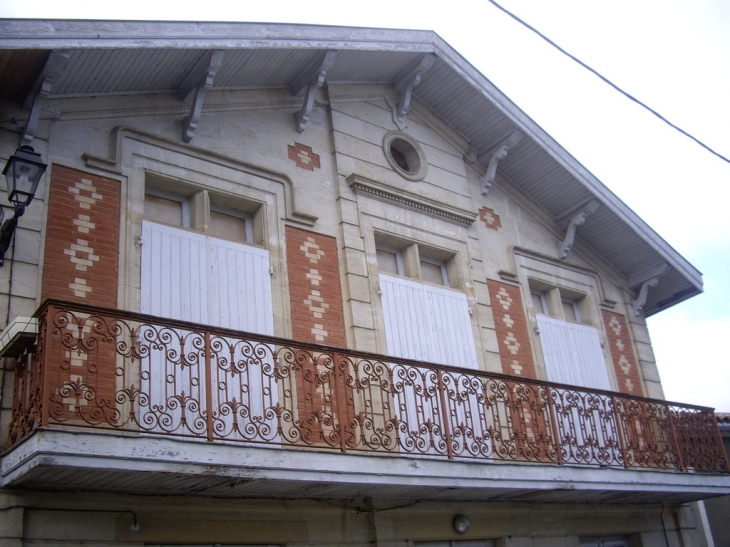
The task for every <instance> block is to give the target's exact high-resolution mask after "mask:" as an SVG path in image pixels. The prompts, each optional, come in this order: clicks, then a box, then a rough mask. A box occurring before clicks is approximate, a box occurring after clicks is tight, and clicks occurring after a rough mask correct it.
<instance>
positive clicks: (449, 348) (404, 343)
mask: <svg viewBox="0 0 730 547" xmlns="http://www.w3.org/2000/svg"><path fill="white" fill-rule="evenodd" d="M380 290H381V291H382V303H383V314H384V319H385V335H386V339H387V342H388V353H389V354H390V355H394V356H396V357H405V358H408V359H417V360H419V361H428V362H432V363H440V364H444V365H451V366H457V367H462V368H469V369H476V368H477V357H476V349H475V346H474V336H473V333H472V329H471V319H470V317H469V306H468V303H467V300H466V295H464V294H463V293H460V292H457V291H452V290H449V289H443V288H440V287H436V286H433V285H426V284H424V283H417V282H415V281H410V280H408V279H402V278H399V277H393V276H389V275H380Z"/></svg>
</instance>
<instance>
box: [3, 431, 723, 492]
mask: <svg viewBox="0 0 730 547" xmlns="http://www.w3.org/2000/svg"><path fill="white" fill-rule="evenodd" d="M0 477H1V485H2V487H7V488H22V489H39V490H85V491H99V492H123V493H135V494H154V495H165V494H167V495H171V494H175V495H178V494H185V495H203V496H213V497H262V498H266V497H269V498H351V497H372V498H401V499H433V500H475V501H477V500H478V501H482V500H483V501H486V500H509V501H543V502H599V503H655V502H663V503H683V502H689V501H693V500H698V499H705V498H709V497H714V496H720V495H727V494H730V475H718V474H705V473H693V472H691V471H689V472H677V471H661V470H649V469H621V468H596V467H595V466H571V465H547V464H544V463H543V464H528V463H511V462H489V461H475V460H459V459H456V460H451V461H444V460H443V459H435V458H429V457H428V456H422V457H416V456H399V455H379V454H378V455H371V454H362V453H338V452H332V451H321V450H316V449H306V448H298V447H293V448H290V447H287V448H282V447H275V446H262V445H242V444H241V443H222V442H216V443H209V442H205V441H198V440H188V439H176V438H171V437H163V436H156V435H151V434H140V435H131V434H120V433H109V432H103V431H92V430H61V429H40V430H37V431H35V432H34V433H33V434H32V435H30V436H29V437H28V438H27V439H25V440H24V441H22V442H21V443H19V444H18V445H17V446H15V447H14V448H13V449H12V450H11V451H9V452H7V453H6V454H5V455H4V457H3V458H2V462H1V463H0Z"/></svg>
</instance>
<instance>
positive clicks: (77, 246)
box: [63, 179, 104, 298]
mask: <svg viewBox="0 0 730 547" xmlns="http://www.w3.org/2000/svg"><path fill="white" fill-rule="evenodd" d="M68 191H69V192H70V193H72V194H74V199H75V200H76V201H77V202H78V204H79V208H80V209H82V211H81V212H79V214H78V215H77V216H76V218H75V219H73V220H72V222H73V224H74V226H76V229H77V230H78V232H79V233H80V234H89V233H91V230H93V229H94V228H96V224H94V223H93V222H91V217H90V216H89V215H88V214H85V213H84V212H83V210H86V211H90V210H91V208H92V207H93V206H94V205H96V202H97V201H99V200H102V199H104V198H103V196H102V195H101V194H100V193H98V192H97V189H96V188H95V187H94V185H93V184H92V183H91V181H90V180H88V179H81V180H80V181H78V182H77V183H76V184H74V185H73V186H69V187H68ZM63 252H64V253H65V254H66V255H68V257H69V260H70V261H71V263H72V264H73V265H74V268H75V269H76V270H77V271H79V272H86V271H88V269H89V268H91V267H93V266H94V263H95V262H99V255H97V254H94V249H93V248H92V247H90V246H89V241H88V240H87V239H84V238H82V237H79V238H77V239H76V243H72V244H71V246H70V247H69V248H67V249H64V250H63ZM87 281H88V280H87V279H85V278H83V277H76V278H75V279H74V282H73V283H69V284H68V288H69V289H71V290H72V291H73V292H74V295H75V296H78V297H80V298H86V294H87V293H90V292H92V288H91V287H90V286H89V285H88V282H87Z"/></svg>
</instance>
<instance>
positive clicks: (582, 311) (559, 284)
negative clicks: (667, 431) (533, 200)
mask: <svg viewBox="0 0 730 547" xmlns="http://www.w3.org/2000/svg"><path fill="white" fill-rule="evenodd" d="M513 254H514V260H515V265H516V267H517V271H518V279H519V281H520V285H521V290H522V294H523V298H522V300H523V302H524V305H525V311H526V317H527V320H528V324H529V327H530V328H529V329H528V330H529V333H528V334H529V336H530V339H531V342H532V347H533V355H534V356H535V368H536V371H537V374H538V377H539V378H541V379H545V380H546V379H547V370H546V369H545V358H544V356H543V353H542V346H541V343H540V338H539V331H538V327H537V320H536V313H535V310H534V308H533V306H532V298H531V292H532V291H539V292H542V293H544V294H545V301H546V304H547V307H548V310H549V315H550V316H552V317H555V318H556V319H561V320H566V319H565V315H564V312H563V307H562V301H563V300H564V299H569V300H573V301H574V302H575V304H576V306H577V308H578V313H579V315H580V322H581V323H582V324H585V325H588V326H592V327H594V328H596V329H597V330H598V334H599V337H600V339H601V346H602V348H603V356H604V361H605V363H606V368H607V370H608V376H609V381H610V382H611V385H612V386H613V387H612V389H615V386H616V385H617V379H616V377H615V371H614V368H613V366H612V363H613V361H612V359H611V355H610V353H609V348H608V344H607V343H606V330H605V326H604V325H603V321H602V319H601V313H600V307H599V305H598V302H602V301H603V300H604V298H603V294H604V291H603V287H602V283H601V280H600V277H599V276H598V274H597V273H594V272H590V271H589V270H585V269H582V268H578V267H571V265H570V264H566V263H564V262H560V263H558V262H557V261H556V260H555V259H553V258H551V257H547V256H541V255H538V254H537V253H532V252H524V253H523V252H520V250H519V249H514V253H513Z"/></svg>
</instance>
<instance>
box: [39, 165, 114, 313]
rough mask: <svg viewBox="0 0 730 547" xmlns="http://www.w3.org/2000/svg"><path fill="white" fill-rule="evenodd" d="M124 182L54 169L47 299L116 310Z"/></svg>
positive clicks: (45, 287) (45, 275) (45, 266)
mask: <svg viewBox="0 0 730 547" xmlns="http://www.w3.org/2000/svg"><path fill="white" fill-rule="evenodd" d="M119 199H120V198H119V182H117V181H115V180H111V179H106V178H103V177H99V176H96V175H91V174H89V173H84V172H82V171H77V170H75V169H70V168H68V167H64V166H62V165H57V164H54V165H53V166H52V168H51V186H50V192H49V199H48V223H47V226H46V248H45V254H44V260H43V284H42V287H41V297H42V298H60V299H62V300H70V301H75V302H84V303H88V304H96V305H99V306H107V307H116V305H117V286H118V257H119Z"/></svg>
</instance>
